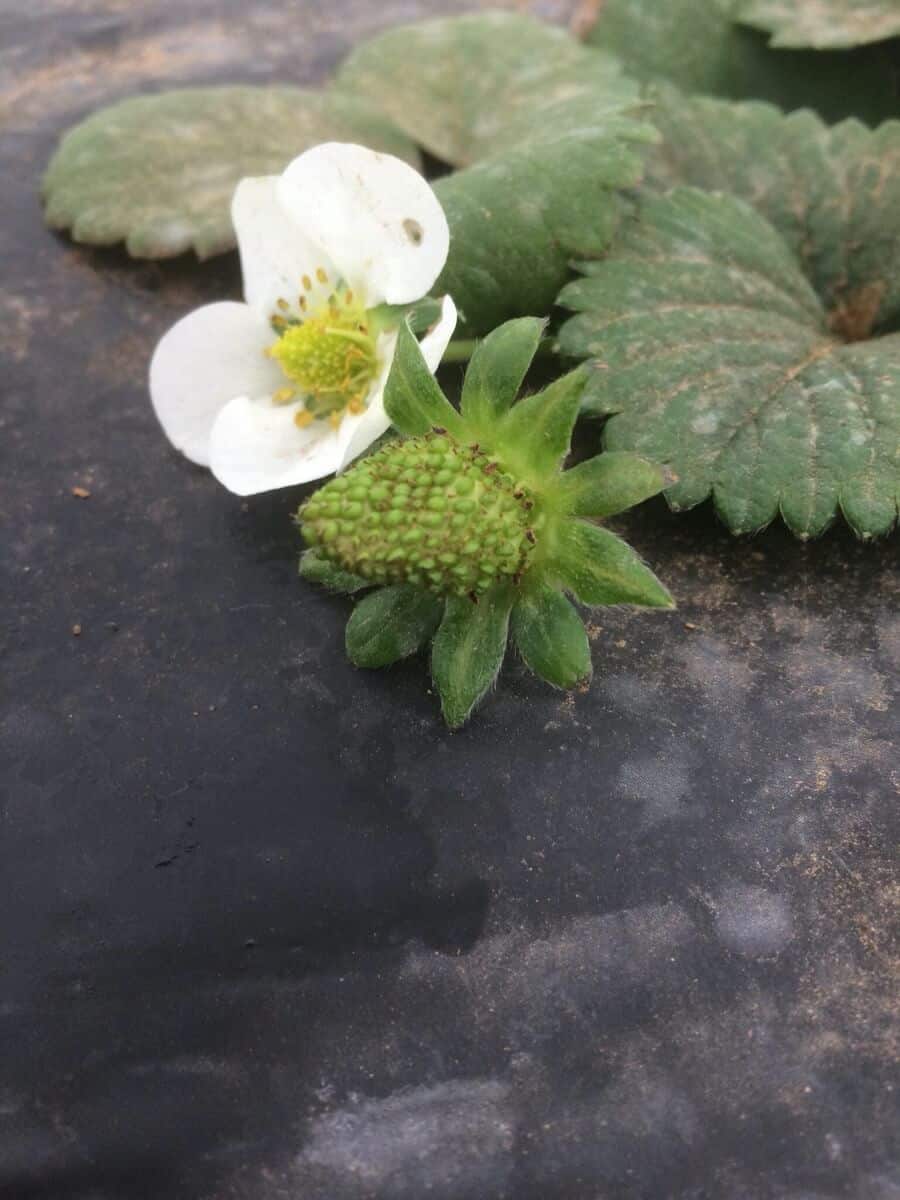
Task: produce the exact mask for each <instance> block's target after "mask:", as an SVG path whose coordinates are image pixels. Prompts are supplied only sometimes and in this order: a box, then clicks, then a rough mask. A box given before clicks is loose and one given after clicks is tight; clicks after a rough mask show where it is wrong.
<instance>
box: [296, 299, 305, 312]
mask: <svg viewBox="0 0 900 1200" xmlns="http://www.w3.org/2000/svg"><path fill="white" fill-rule="evenodd" d="M297 303H298V304H299V305H300V310H301V312H306V297H305V296H299V297H298V299H297Z"/></svg>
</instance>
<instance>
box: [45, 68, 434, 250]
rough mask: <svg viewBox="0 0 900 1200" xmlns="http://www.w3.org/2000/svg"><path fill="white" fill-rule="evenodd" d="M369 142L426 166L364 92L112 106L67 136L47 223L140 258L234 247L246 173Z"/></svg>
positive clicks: (241, 94)
mask: <svg viewBox="0 0 900 1200" xmlns="http://www.w3.org/2000/svg"><path fill="white" fill-rule="evenodd" d="M330 140H336V141H353V142H362V143H364V144H366V145H369V146H372V147H373V148H375V149H378V150H385V151H389V152H390V153H392V154H396V155H398V156H399V157H401V158H405V159H406V160H407V161H408V162H411V163H413V164H414V165H418V161H419V160H418V154H417V152H416V150H415V147H414V146H413V145H412V143H411V142H409V141H408V139H406V138H405V137H403V135H402V134H400V133H398V132H397V131H396V130H395V129H393V128H392V127H391V126H390V125H389V124H388V123H387V122H386V121H384V119H383V118H381V117H379V116H377V115H375V114H373V113H372V111H371V108H370V107H369V106H368V105H366V104H364V103H362V102H360V101H358V100H355V99H354V98H353V97H350V96H344V95H340V94H335V93H331V92H315V91H304V90H301V89H299V88H289V87H248V86H244V87H213V88H186V89H182V90H178V91H169V92H161V93H159V94H158V95H152V96H136V97H133V98H132V99H129V100H123V101H121V102H120V103H119V104H115V105H113V106H112V107H110V108H104V109H101V110H100V111H99V112H96V113H94V114H93V115H92V116H90V117H88V118H87V120H85V121H82V123H81V124H80V125H77V126H75V128H74V129H71V130H70V131H69V132H68V133H67V134H66V135H65V136H64V138H63V139H62V142H61V143H60V146H59V148H58V150H57V151H56V154H55V155H54V157H53V159H52V161H51V163H50V165H49V167H48V169H47V172H46V175H45V177H44V182H43V193H44V199H45V204H46V218H47V222H48V224H49V225H50V226H51V227H52V228H54V229H71V232H72V237H73V238H74V239H75V241H77V242H86V243H89V244H90V245H101V246H106V245H112V244H113V243H115V242H119V241H124V242H125V244H126V247H127V249H128V252H129V254H131V255H133V256H134V257H136V258H168V257H170V256H171V255H175V254H181V253H182V252H184V251H185V250H190V249H194V250H195V251H196V253H197V255H198V256H199V257H200V258H209V257H210V256H211V255H213V254H219V253H221V252H222V251H224V250H229V249H231V247H232V246H234V244H235V243H234V231H233V229H232V225H231V216H230V205H231V197H232V194H233V192H234V189H235V185H236V184H237V183H238V181H239V180H240V179H242V178H243V177H244V176H245V175H274V174H279V173H280V172H281V171H282V170H283V169H284V167H285V166H286V165H287V164H288V163H289V162H290V161H291V159H293V158H295V157H296V156H297V155H298V154H300V153H301V152H302V151H303V150H305V149H306V148H307V147H309V146H313V145H315V144H316V143H318V142H323V141H330Z"/></svg>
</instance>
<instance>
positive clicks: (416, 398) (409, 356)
mask: <svg viewBox="0 0 900 1200" xmlns="http://www.w3.org/2000/svg"><path fill="white" fill-rule="evenodd" d="M384 407H385V411H386V412H387V415H388V416H389V417H390V418H391V420H392V421H393V423H394V424H395V425H396V426H397V428H398V429H399V430H400V431H401V433H407V434H410V435H411V436H415V435H418V434H423V433H428V432H429V431H430V430H432V429H434V428H435V427H437V428H439V429H446V430H448V431H449V432H450V433H457V432H458V431H459V429H460V428H461V422H460V418H459V413H458V412H457V411H456V409H455V408H454V407H453V405H452V404H451V403H450V401H449V400H448V399H447V397H446V396H445V395H444V393H443V392H442V391H441V389H440V387H439V386H438V383H437V380H436V379H435V377H434V376H433V375H432V373H431V372H430V371H429V370H428V366H427V364H426V362H425V359H424V358H423V357H422V351H421V350H420V349H419V343H418V342H417V341H416V339H415V338H414V337H413V335H412V333H411V332H410V329H409V326H408V325H407V324H406V323H405V322H404V324H403V325H401V326H400V329H399V331H398V334H397V349H396V352H395V354H394V361H393V363H392V365H391V372H390V375H389V376H388V381H387V385H386V386H385V389H384Z"/></svg>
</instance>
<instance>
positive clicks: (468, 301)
mask: <svg viewBox="0 0 900 1200" xmlns="http://www.w3.org/2000/svg"><path fill="white" fill-rule="evenodd" d="M337 86H338V87H340V88H343V89H345V90H346V91H348V92H350V93H352V94H353V95H358V96H365V97H366V98H367V99H368V100H370V101H371V103H372V104H373V105H374V106H375V107H376V108H377V109H378V110H379V111H380V112H381V113H382V114H383V115H384V116H385V117H386V118H389V119H390V120H392V121H394V122H395V123H396V125H397V127H398V128H399V129H402V130H403V132H404V133H406V134H407V136H409V137H411V138H413V139H414V140H415V141H416V142H417V143H418V144H420V145H422V146H424V147H425V149H426V150H428V151H430V152H431V153H432V154H434V155H436V156H437V157H438V158H442V159H444V160H445V161H447V162H449V163H452V164H453V165H455V166H460V167H464V168H466V169H463V170H461V171H457V172H456V173H455V174H452V175H450V176H448V177H446V178H444V179H439V180H438V181H437V183H436V184H435V191H436V192H437V195H438V198H439V199H440V201H441V203H442V204H443V206H444V209H445V211H446V213H447V219H448V221H449V223H450V230H451V234H452V236H451V242H450V255H449V258H448V260H447V266H446V268H445V270H444V273H443V275H442V276H441V278H440V280H439V281H438V289H439V290H445V291H448V292H450V293H451V294H452V295H453V297H454V299H455V300H456V303H457V305H458V306H459V308H460V310H461V314H462V319H463V322H464V324H465V326H466V327H467V328H468V330H469V331H470V332H474V333H484V332H487V331H488V330H490V329H491V328H493V327H494V326H495V325H497V324H499V323H500V322H501V321H503V320H506V319H508V318H509V317H513V316H518V315H520V314H524V313H534V312H548V311H549V310H550V307H551V306H552V304H553V300H554V298H555V294H556V292H557V291H558V290H559V288H560V287H561V286H562V284H563V282H564V281H565V279H566V278H568V276H569V274H570V269H569V263H570V260H571V259H572V258H573V257H575V256H578V255H595V254H598V253H600V252H602V251H603V250H604V249H605V247H606V245H607V244H608V242H609V238H610V236H611V235H612V232H613V230H614V229H615V227H616V224H617V221H618V218H619V215H620V208H619V201H618V197H617V192H618V189H621V188H626V187H630V186H632V185H634V184H636V183H637V182H638V181H639V179H640V176H641V172H642V166H643V154H642V152H641V151H642V149H643V146H644V145H645V144H646V143H648V142H652V141H654V140H655V136H656V135H655V132H654V131H653V129H652V128H651V127H650V126H649V125H648V124H647V121H646V120H645V119H644V118H643V117H642V116H641V114H640V107H641V105H640V97H639V91H638V87H637V85H636V84H635V82H634V81H633V80H631V79H629V78H628V77H627V76H625V75H624V74H623V73H622V69H621V67H620V66H619V64H618V62H617V60H616V59H614V58H612V57H611V56H609V55H606V54H603V53H599V52H597V51H595V50H591V49H588V48H586V47H584V46H582V45H580V44H579V43H578V42H577V41H575V40H574V39H573V38H571V37H569V36H568V35H567V34H566V33H564V32H563V31H562V30H560V29H554V28H552V27H550V26H548V25H543V24H541V23H540V22H538V21H535V20H532V19H531V18H529V17H525V16H521V15H516V14H513V13H500V12H498V13H487V14H481V15H472V16H464V17H456V18H448V19H440V20H435V21H423V22H417V23H416V24H413V25H407V26H402V27H400V28H398V29H392V30H389V31H388V32H387V33H384V34H382V35H380V36H379V37H377V38H374V39H373V40H372V41H371V42H367V43H365V44H363V45H362V46H360V47H359V48H358V49H357V50H356V51H354V53H353V54H351V55H350V57H349V58H348V60H347V61H346V63H345V64H344V66H343V68H342V69H341V71H340V73H339V75H338V78H337Z"/></svg>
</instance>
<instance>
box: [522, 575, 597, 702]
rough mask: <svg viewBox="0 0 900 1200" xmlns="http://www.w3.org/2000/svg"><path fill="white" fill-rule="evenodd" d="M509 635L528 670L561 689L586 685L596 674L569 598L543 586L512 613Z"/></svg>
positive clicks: (526, 595) (528, 594)
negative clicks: (593, 674)
mask: <svg viewBox="0 0 900 1200" xmlns="http://www.w3.org/2000/svg"><path fill="white" fill-rule="evenodd" d="M510 633H511V634H512V639H513V641H514V642H515V645H516V648H517V649H518V651H519V653H520V654H521V655H522V657H523V658H524V660H525V662H526V664H527V666H528V667H529V668H530V669H531V670H532V671H534V673H535V675H539V676H540V677H541V679H544V680H546V681H547V683H550V684H552V685H553V686H554V687H558V688H567V689H568V688H573V687H575V686H576V685H577V684H579V683H586V682H587V681H588V680H590V678H591V675H592V673H593V665H592V663H591V647H590V643H589V642H588V637H587V633H586V632H585V629H584V624H583V623H582V621H581V618H580V617H579V616H578V613H577V612H576V611H575V609H574V608H573V607H572V605H571V603H570V602H569V601H568V600H567V599H566V597H565V596H564V595H563V594H562V593H561V592H558V591H557V590H556V589H555V588H552V587H548V585H547V584H545V583H541V584H538V585H537V586H536V587H532V588H529V589H528V590H527V591H526V592H525V593H524V594H523V595H522V597H521V599H520V600H519V601H518V603H517V604H516V606H515V608H514V609H513V611H512V617H511V620H510Z"/></svg>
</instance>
